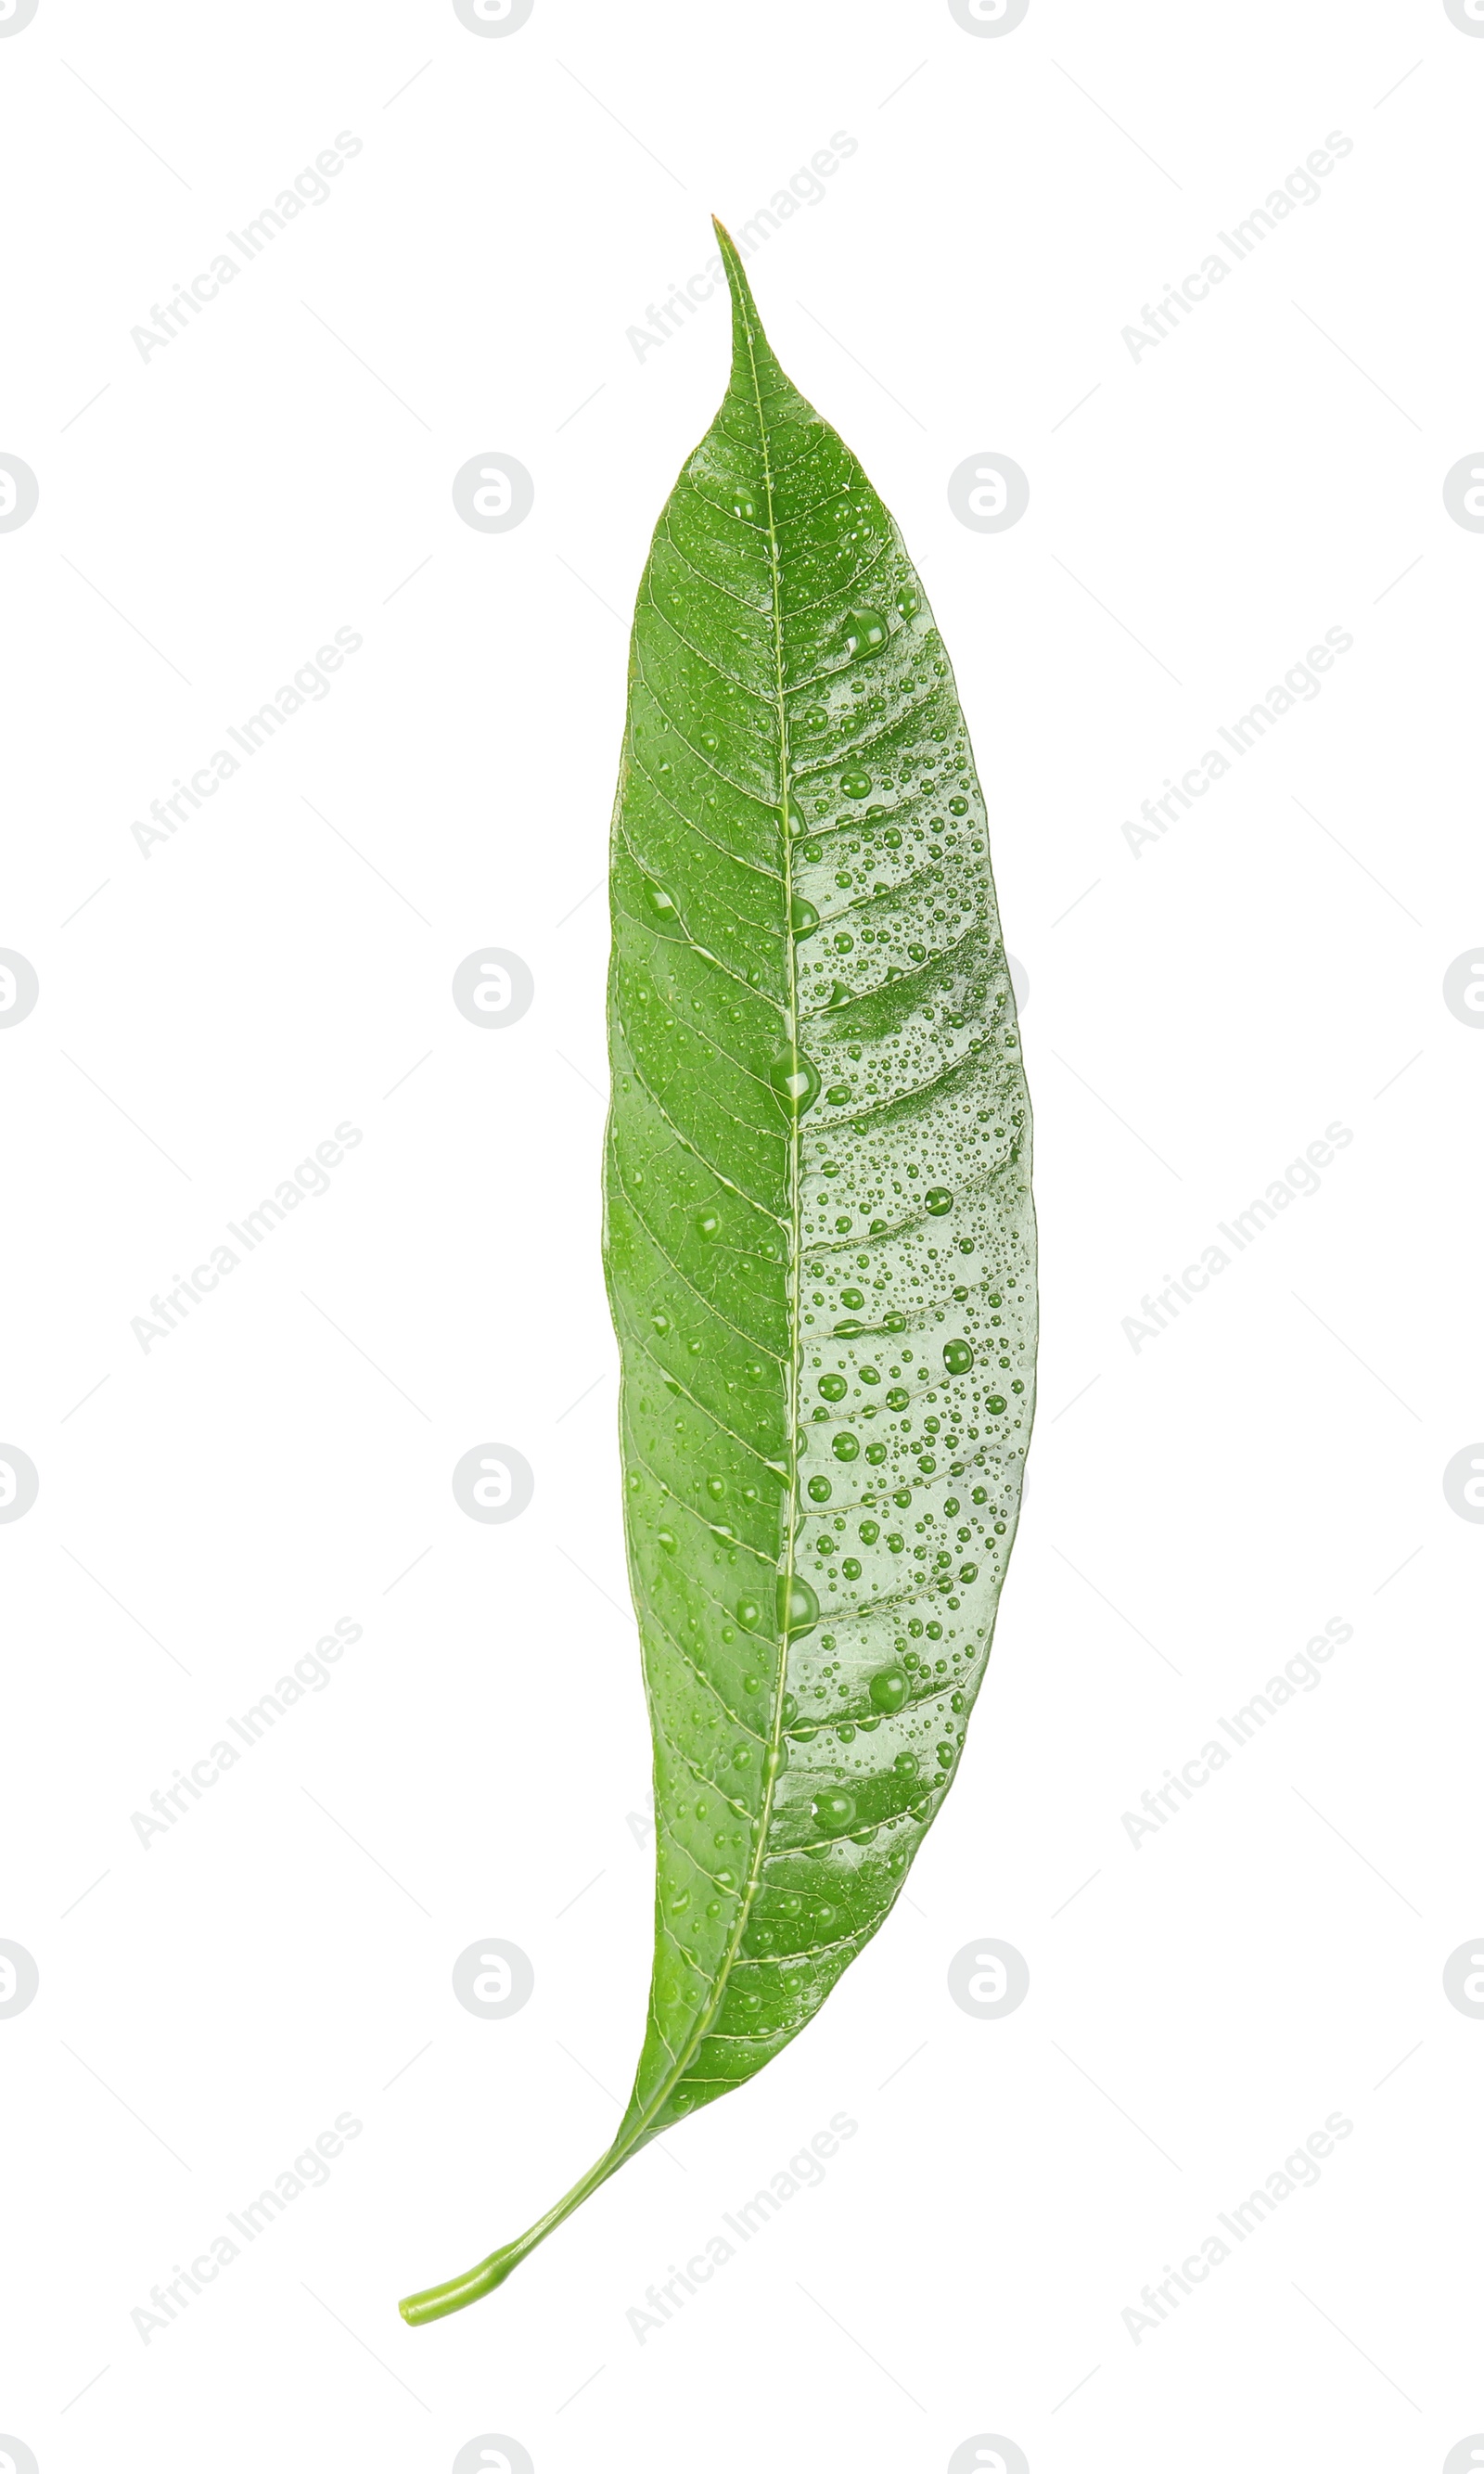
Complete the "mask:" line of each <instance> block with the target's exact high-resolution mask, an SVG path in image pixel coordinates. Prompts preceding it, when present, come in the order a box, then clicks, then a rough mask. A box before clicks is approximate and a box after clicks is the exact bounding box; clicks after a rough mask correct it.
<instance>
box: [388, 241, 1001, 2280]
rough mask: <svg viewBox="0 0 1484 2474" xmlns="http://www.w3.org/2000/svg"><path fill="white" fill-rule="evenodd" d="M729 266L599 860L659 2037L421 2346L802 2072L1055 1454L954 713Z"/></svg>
mask: <svg viewBox="0 0 1484 2474" xmlns="http://www.w3.org/2000/svg"><path fill="white" fill-rule="evenodd" d="M719 231H720V227H719V226H718V232H719ZM720 238H721V251H722V255H723V258H724V260H725V264H726V271H727V277H728V280H729V282H730V285H731V294H732V333H733V358H732V375H731V380H730V383H729V385H728V388H727V393H726V398H725V400H724V402H723V403H722V405H721V409H720V411H719V412H718V415H717V419H716V421H715V422H714V424H713V425H712V427H711V429H710V431H709V432H708V434H707V436H706V437H705V438H704V439H703V440H702V442H701V445H700V446H699V447H698V448H697V449H696V450H695V452H694V454H693V456H692V457H691V460H690V462H689V463H688V464H687V466H686V468H685V470H684V472H683V473H682V474H681V476H680V479H679V481H678V483H677V484H676V487H675V490H674V493H673V495H672V497H670V500H669V505H668V506H667V507H666V509H665V512H664V514H663V515H662V517H661V519H660V522H659V526H658V528H657V530H656V532H655V536H654V542H653V546H652V547H651V550H650V553H649V562H648V565H647V567H646V569H645V575H644V580H643V582H642V584H641V586H640V590H639V600H638V605H637V608H636V610H635V615H634V634H633V643H632V649H631V655H630V665H629V699H628V720H627V728H626V731H625V736H624V743H623V754H622V760H621V763H620V773H619V790H618V800H617V805H616V808H615V813H614V828H613V867H612V898H613V958H612V965H611V973H610V981H609V1036H610V1046H611V1055H612V1067H613V1101H612V1108H611V1113H610V1116H609V1121H608V1138H607V1156H606V1186H607V1215H606V1232H605V1252H606V1263H607V1276H608V1290H609V1297H610V1300H611V1303H612V1308H613V1318H614V1323H615V1326H616V1328H617V1331H618V1336H619V1343H620V1350H621V1355H622V1367H623V1388H622V1404H621V1411H620V1425H621V1444H622V1458H623V1482H624V1513H625V1519H626V1526H627V1540H628V1558H629V1573H630V1579H631V1582H632V1586H633V1592H634V1603H635V1608H636V1610H637V1613H638V1617H639V1630H640V1637H641V1640H642V1643H643V1648H644V1661H645V1685H646V1688H647V1692H648V1699H649V1711H650V1718H651V1722H652V1726H653V1731H654V1779H655V1809H656V1817H657V1867H658V1880H657V1890H656V1904H655V1957H654V1974H653V1979H652V1983H651V1988H650V1996H649V2015H648V2025H647V2031H646V2034H645V2043H644V2050H643V2052H642V2053H641V2055H640V2060H639V2069H638V2074H637V2075H636V2077H635V2081H634V2091H633V2094H632V2096H631V2097H630V2098H629V2101H628V2107H627V2110H626V2111H625V2113H624V2116H623V2119H622V2122H620V2125H619V2129H618V2132H617V2134H616V2136H615V2138H614V2141H613V2145H612V2146H611V2147H609V2149H608V2150H607V2152H606V2154H605V2155H603V2156H601V2157H600V2158H599V2159H598V2161H597V2162H596V2164H595V2165H594V2166H593V2167H592V2168H591V2170H590V2171H588V2172H587V2173H585V2174H584V2175H583V2176H582V2179H581V2180H580V2181H579V2182H578V2183H577V2184H576V2185H575V2187H574V2188H573V2189H572V2191H570V2192H569V2193H568V2194H567V2195H566V2196H565V2197H564V2198H562V2199H560V2200H558V2202H557V2204H556V2205H555V2206H554V2207H553V2208H552V2209H551V2210H550V2211H549V2212H548V2213H547V2215H546V2216H545V2217H543V2218H542V2219H540V2220H539V2222H538V2223H536V2224H534V2225H532V2226H531V2227H530V2229H529V2230H528V2231H527V2232H526V2233H524V2234H523V2235H522V2236H521V2237H520V2239H519V2240H518V2241H515V2242H513V2243H510V2244H507V2245H506V2246H505V2247H504V2248H503V2249H501V2250H499V2251H496V2252H495V2253H494V2254H493V2256H492V2257H491V2258H489V2259H487V2260H485V2261H483V2262H482V2263H481V2264H480V2266H479V2267H477V2268H474V2269H473V2270H472V2271H471V2272H470V2273H469V2274H468V2275H467V2276H464V2277H460V2278H456V2279H455V2280H454V2281H453V2282H452V2283H451V2284H450V2285H446V2286H441V2287H437V2288H434V2289H433V2290H432V2291H431V2292H426V2293H421V2294H416V2295H414V2296H412V2297H411V2298H410V2299H409V2300H408V2301H406V2302H404V2303H403V2304H402V2305H401V2310H402V2316H403V2317H404V2318H405V2319H407V2320H408V2321H410V2322H411V2323H412V2324H414V2325H417V2324H419V2323H421V2322H422V2321H424V2320H426V2319H431V2318H436V2317H438V2316H441V2315H442V2314H443V2313H445V2312H448V2311H453V2310H457V2309H459V2308H461V2307H462V2305H463V2304H465V2303H466V2302H470V2301H473V2300H474V2299H475V2298H476V2297H477V2296H478V2295H479V2294H481V2293H485V2292H489V2291H490V2290H491V2289H492V2288H493V2287H495V2286H497V2285H499V2284H500V2283H501V2282H502V2281H503V2279H504V2278H505V2277H506V2276H507V2275H508V2274H509V2273H510V2270H511V2269H512V2268H514V2267H516V2266H517V2265H518V2263H519V2262H520V2261H521V2260H522V2259H523V2258H524V2256H525V2255H526V2253H527V2252H528V2251H529V2250H531V2249H532V2248H533V2247H534V2246H535V2244H537V2243H539V2242H541V2241H542V2240H543V2239H544V2238H545V2236H546V2235H547V2234H548V2233H549V2232H550V2231H551V2230H552V2228H553V2226H555V2225H557V2224H559V2223H560V2222H561V2221H562V2219H563V2218H565V2217H567V2216H569V2215H571V2213H572V2209H573V2208H574V2207H576V2206H577V2205H578V2204H579V2203H580V2201H581V2200H582V2199H584V2198H585V2197H586V2196H587V2195H589V2194H590V2193H591V2192H593V2191H595V2190H596V2188H597V2187H598V2185H599V2184H600V2183H602V2182H604V2181H606V2179H607V2178H608V2176H609V2175H610V2174H612V2173H614V2172H615V2171H617V2170H618V2168H619V2167H620V2165H621V2164H623V2163H624V2162H625V2160H626V2159H627V2158H628V2157H630V2156H632V2155H633V2154H635V2152H636V2151H637V2150H638V2149H639V2148H641V2147H644V2145H645V2142H646V2141H647V2140H650V2139H653V2138H654V2137H656V2135H657V2134H658V2133H660V2132H661V2131H665V2130H668V2129H669V2128H670V2127H671V2126H672V2125H673V2124H674V2123H675V2122H676V2121H677V2120H679V2119H680V2117H681V2116H683V2115H685V2114H687V2113H690V2112H693V2111H694V2110H695V2108H696V2107H697V2106H698V2105H702V2104H706V2103H709V2102H710V2101H711V2100H712V2098H715V2097H718V2096H721V2095H724V2094H725V2093H726V2091H727V2090H728V2089H729V2088H734V2087H738V2086H740V2085H741V2084H742V2081H743V2080H745V2079H749V2078H750V2077H751V2076H752V2075H753V2074H754V2073H755V2072H757V2071H759V2070H761V2069H762V2068H763V2067H764V2065H765V2064H766V2063H767V2062H769V2061H771V2060H772V2058H773V2056H774V2054H775V2053H778V2052H780V2051H781V2050H783V2048H784V2046H785V2045H787V2044H788V2043H789V2041H790V2039H791V2037H793V2036H796V2035H797V2033H798V2031H799V2029H800V2028H801V2027H803V2026H805V2025H807V2024H808V2022H809V2020H811V2019H812V2018H813V2017H814V2014H815V2011H816V2010H817V2009H818V2007H819V2005H820V2003H821V2002H822V2001H824V1999H825V1997H826V1995H827V1994H828V1993H829V1991H830V1989H831V1987H832V1986H833V1985H834V1984H835V1982H836V1981H837V1979H838V1978H839V1976H840V1974H841V1973H842V1971H843V1970H844V1969H845V1968H846V1967H847V1966H848V1965H849V1963H850V1961H851V1960H852V1959H853V1958H854V1957H855V1956H856V1954H857V1953H858V1952H859V1951H860V1950H861V1949H862V1948H863V1947H864V1944H865V1943H866V1942H867V1941H868V1940H869V1939H870V1936H871V1935H872V1933H874V1932H875V1931H876V1929H877V1928H878V1926H879V1925H880V1924H881V1923H882V1922H883V1921H884V1919H885V1917H886V1916H887V1914H888V1910H889V1908H890V1907H891V1904H892V1903H893V1901H894V1900H895V1898H896V1896H897V1893H898V1892H899V1890H900V1889H901V1887H902V1884H903V1882H904V1880H905V1879H906V1876H907V1869H908V1866H909V1865H910V1863H911V1862H912V1856H913V1855H914V1854H915V1852H916V1850H917V1848H918V1846H919V1845H920V1844H921V1841H922V1838H923V1835H924V1833H925V1831H927V1830H928V1828H929V1827H930V1825H931V1823H932V1821H933V1819H934V1817H935V1816H936V1814H937V1811H938V1809H939V1807H940V1806H941V1804H942V1801H943V1798H944V1796H945V1795H946V1794H947V1792H948V1789H949V1786H950V1785H951V1784H952V1782H953V1777H954V1773H955V1770H956V1768H957V1766H958V1762H959V1758H960V1755H961V1748H962V1743H963V1734H964V1729H965V1728H966V1726H967V1724H968V1716H969V1711H970V1709H971V1708H972V1706H973V1702H974V1698H975V1695H976V1693H977V1692H978V1690H979V1686H980V1685H981V1683H982V1682H983V1680H984V1674H985V1662H986V1661H987V1658H988V1653H989V1644H990V1637H991V1635H992V1632H993V1629H994V1616H995V1608H996V1604H997V1602H998V1598H999V1592H1000V1586H1001V1583H1002V1581H1003V1579H1004V1575H1005V1566H1006V1561H1007V1558H1008V1556H1009V1553H1010V1542H1011V1540H1012V1539H1013V1537H1014V1532H1015V1520H1016V1514H1017V1510H1018V1505H1019V1496H1020V1480H1021V1471H1022V1467H1023V1463H1024V1459H1025V1450H1026V1443H1027V1440H1028V1437H1029V1434H1030V1427H1031V1412H1032V1397H1033V1389H1032V1387H1033V1375H1034V1333H1035V1287H1034V1221H1033V1218H1032V1208H1031V1188H1030V1159H1031V1122H1030V1110H1029V1104H1028V1101H1027V1095H1026V1086H1025V1078H1024V1074H1023V1071H1022V1066H1021V1055H1020V1042H1019V1035H1018V1032H1017V1029H1016V1020H1015V1007H1014V1000H1013V997H1012V995H1011V991H1010V975H1009V971H1008V968H1007V964H1006V958H1005V952H1004V947H1003V945H1002V943H1001V937H1000V925H999V918H998V913H997V910H996V906H995V897H994V886H993V882H992V879H991V876H990V870H989V855H988V840H987V832H986V826H985V808H984V801H983V798H982V796H981V793H980V788H979V784H978V780H977V778H976V776H975V771H974V763H973V757H972V755H971V753H970V749H969V743H968V735H967V732H966V729H965V727H964V721H963V716H962V713H961V709H960V706H959V701H958V696H957V693H956V691H955V688H954V682H953V674H952V672H951V670H950V668H949V665H948V659H947V655H946V653H945V651H944V649H943V644H942V640H941V638H940V637H939V635H938V633H937V628H936V627H935V625H934V623H933V618H932V613H931V612H930V610H929V609H928V605H927V601H926V598H925V596H924V594H923V591H922V587H921V585H920V584H919V582H918V580H917V576H916V574H915V572H914V570H913V569H912V564H911V562H910V560H909V559H908V556H907V552H906V549H905V548H904V546H903V544H902V538H901V535H900V533H899V532H898V530H897V528H896V525H895V523H894V522H893V521H892V520H891V517H890V516H889V515H888V512H887V510H886V508H885V507H884V506H883V505H882V502H881V500H880V498H878V497H877V496H876V493H875V491H874V490H873V489H872V488H871V485H870V483H869V481H868V480H867V479H866V477H865V474H864V473H863V471H862V469H861V467H860V465H859V464H858V463H857V461H856V459H855V457H854V456H853V455H852V454H851V452H850V450H849V449H848V448H846V447H845V446H844V445H843V444H842V442H841V441H840V439H839V438H838V437H837V435H836V433H835V431H834V430H833V429H831V428H830V426H829V425H828V424H827V423H826V422H824V421H821V419H820V418H819V415H818V414H817V413H816V412H815V411H814V410H813V408H812V407H811V406H810V405H809V404H808V403H806V402H805V401H804V399H803V398H802V396H800V395H799V394H798V392H797V390H796V389H795V388H794V387H793V386H792V385H791V382H790V380H789V379H788V378H787V377H785V376H784V374H783V372H782V370H781V369H780V368H779V366H778V363H777V361H776V360H775V359H774V357H773V354H772V352H771V351H770V349H769V347H768V345H767V342H766V337H765V336H764V333H763V329H762V327H761V325H760V323H759V320H758V315H757V310H756V308H755V306H754V304H753V301H752V296H751V293H750V291H749V289H748V286H747V280H746V277H745V276H744V275H743V273H742V263H741V260H740V258H739V256H738V254H737V251H736V249H735V247H734V246H733V244H732V242H731V241H730V239H729V238H728V237H727V235H726V234H725V233H724V232H721V233H720Z"/></svg>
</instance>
